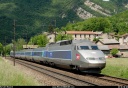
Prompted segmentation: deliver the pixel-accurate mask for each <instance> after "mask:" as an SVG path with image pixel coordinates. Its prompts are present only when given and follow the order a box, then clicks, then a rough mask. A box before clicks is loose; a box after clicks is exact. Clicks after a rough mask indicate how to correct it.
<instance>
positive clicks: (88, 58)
mask: <svg viewBox="0 0 128 88" xmlns="http://www.w3.org/2000/svg"><path fill="white" fill-rule="evenodd" d="M87 60H95V58H94V57H87Z"/></svg>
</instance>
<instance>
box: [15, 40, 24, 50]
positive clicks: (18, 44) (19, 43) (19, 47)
mask: <svg viewBox="0 0 128 88" xmlns="http://www.w3.org/2000/svg"><path fill="white" fill-rule="evenodd" d="M15 44H16V50H22V49H23V45H25V44H26V42H25V40H24V39H22V38H20V39H18V40H17V41H16V43H15Z"/></svg>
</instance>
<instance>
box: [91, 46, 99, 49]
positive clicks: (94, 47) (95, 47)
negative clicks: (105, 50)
mask: <svg viewBox="0 0 128 88" xmlns="http://www.w3.org/2000/svg"><path fill="white" fill-rule="evenodd" d="M91 48H92V50H99V49H98V47H97V46H91Z"/></svg>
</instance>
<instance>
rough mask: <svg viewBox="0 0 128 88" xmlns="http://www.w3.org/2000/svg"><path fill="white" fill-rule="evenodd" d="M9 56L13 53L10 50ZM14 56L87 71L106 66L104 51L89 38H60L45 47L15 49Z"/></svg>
mask: <svg viewBox="0 0 128 88" xmlns="http://www.w3.org/2000/svg"><path fill="white" fill-rule="evenodd" d="M10 56H12V57H13V56H14V53H13V52H10ZM15 57H16V58H17V59H27V60H30V61H36V62H43V63H44V64H49V65H51V66H57V67H63V68H67V69H73V70H77V71H84V72H88V73H100V72H101V70H102V69H103V68H104V67H105V66H106V59H105V55H104V53H103V52H102V51H101V50H99V49H98V47H97V45H96V44H94V43H92V42H91V41H89V40H62V41H58V42H56V43H49V44H47V45H46V47H41V48H36V49H27V50H21V51H16V52H15Z"/></svg>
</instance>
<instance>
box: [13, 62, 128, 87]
mask: <svg viewBox="0 0 128 88" xmlns="http://www.w3.org/2000/svg"><path fill="white" fill-rule="evenodd" d="M16 62H19V63H20V64H23V65H24V64H26V65H28V66H31V65H32V66H31V67H32V69H34V70H38V71H39V72H42V73H44V74H47V75H50V76H52V77H54V78H56V79H58V80H61V81H63V82H65V83H67V84H69V85H74V86H84V85H85V86H87V85H89V86H90V85H91V86H124V85H128V80H126V79H121V78H116V77H111V76H107V75H103V74H85V73H80V74H77V73H76V74H75V73H72V72H67V71H63V70H59V69H55V68H51V67H47V66H43V65H39V64H35V63H31V62H26V61H22V60H16ZM26 65H25V66H26ZM31 67H30V68H31ZM33 67H34V68H33Z"/></svg>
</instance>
